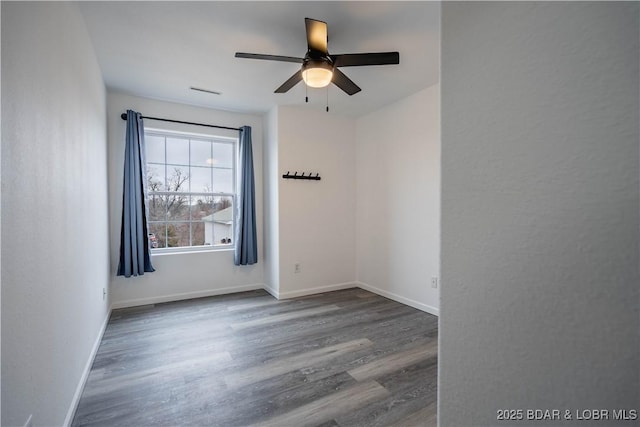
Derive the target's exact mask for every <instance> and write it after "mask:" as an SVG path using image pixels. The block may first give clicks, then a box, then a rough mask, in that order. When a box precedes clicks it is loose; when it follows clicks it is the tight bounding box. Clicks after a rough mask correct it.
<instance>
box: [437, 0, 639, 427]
mask: <svg viewBox="0 0 640 427" xmlns="http://www.w3.org/2000/svg"><path fill="white" fill-rule="evenodd" d="M638 6H639V5H638V3H599V2H576V3H573V2H566V3H565V2H562V3H520V2H518V3H515V2H514V3H498V2H496V3H485V2H478V3H454V2H447V3H444V4H443V14H442V74H441V75H442V253H441V256H442V265H441V274H442V289H441V298H442V299H441V317H440V327H441V336H440V343H441V346H440V357H439V363H440V385H439V391H440V396H439V402H440V408H439V410H440V412H439V415H440V425H441V426H456V427H463V426H473V427H479V426H488V425H518V426H523V425H536V426H540V425H558V424H568V425H584V424H585V423H587V424H588V425H599V426H603V425H620V422H619V421H618V422H614V421H611V420H609V421H606V420H605V421H598V422H593V421H592V422H586V421H582V422H579V421H576V420H575V410H583V409H609V410H611V409H618V408H623V409H631V408H635V409H640V408H638V405H639V402H640V393H639V370H640V368H639V366H640V353H639V337H638V333H639V332H638V331H639V330H640V325H639V315H638V306H639V302H640V301H639V293H638V283H639V280H640V279H639V274H638V255H639V254H638V240H639V239H638V237H639V236H638V230H639V229H638V224H639V211H638V204H639V200H638V199H639V185H638V177H639V167H638V163H639V153H638V149H639V144H638V141H639V131H638V117H639V112H640V111H639V106H638V102H639V101H638V94H639V83H638V81H639V80H638V77H639V73H638V60H639V57H638V56H639V54H638V52H639V48H640V46H639V43H638V39H639V34H638V28H639V19H638ZM518 408H522V409H528V408H531V409H554V408H558V409H562V410H565V409H567V410H571V411H574V412H573V413H572V415H573V418H574V420H573V421H572V422H565V421H553V422H535V421H526V420H525V421H512V422H498V421H497V420H496V410H498V409H518ZM525 418H526V414H525ZM637 423H638V421H635V422H627V423H624V424H622V425H637Z"/></svg>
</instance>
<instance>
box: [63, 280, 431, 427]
mask: <svg viewBox="0 0 640 427" xmlns="http://www.w3.org/2000/svg"><path fill="white" fill-rule="evenodd" d="M437 335H438V319H437V317H435V316H432V315H430V314H428V313H424V312H421V311H419V310H416V309H414V308H411V307H408V306H405V305H403V304H400V303H397V302H395V301H391V300H388V299H386V298H383V297H380V296H378V295H376V294H372V293H369V292H367V291H364V290H361V289H356V288H354V289H346V290H341V291H335V292H327V293H324V294H321V295H310V296H306V297H301V298H294V299H290V300H285V301H278V300H277V299H275V298H272V297H271V296H270V295H269V294H267V293H266V292H264V291H263V290H257V291H249V292H242V293H238V294H229V295H221V296H215V297H206V298H198V299H194V300H188V301H187V300H185V301H177V302H171V303H162V304H155V305H152V306H146V307H143V308H140V309H125V310H114V311H113V313H112V316H111V318H110V320H109V323H108V325H107V328H106V330H105V333H104V336H103V339H102V342H101V344H100V347H99V349H98V352H97V354H96V356H95V359H94V363H93V366H92V368H91V371H90V374H89V377H88V379H87V383H86V385H85V389H84V391H83V393H82V396H81V398H80V401H79V404H78V408H77V410H76V414H75V417H74V419H73V422H72V426H105V427H118V426H123V427H125V426H126V427H129V426H137V427H151V426H153V427H155V426H167V427H169V426H207V427H214V426H220V427H246V426H248V425H254V424H255V425H261V424H262V425H269V426H273V427H289V425H292V426H295V427H298V426H300V425H307V424H308V425H315V426H319V425H322V426H324V427H330V426H331V427H359V426H362V427H383V426H387V425H391V424H394V423H399V422H402V421H403V420H405V421H406V423H411V422H413V421H412V420H420V417H421V416H423V415H425V414H426V415H429V412H421V411H422V409H423V408H426V407H428V406H429V405H430V404H432V403H433V402H435V400H436V393H437V381H436V380H437V378H436V376H437V356H436V355H435V352H436V348H435V346H436V345H437V344H435V343H436V342H437ZM424 348H428V349H431V350H429V351H431V352H432V353H433V355H432V356H431V357H427V358H425V354H426V353H425V352H424V351H422V350H423V349H424ZM351 374H353V375H354V376H355V377H354V376H352V375H351ZM412 414H414V415H415V417H414V418H410V415H412ZM274 422H275V423H282V424H273V423H274ZM287 422H290V423H293V424H286V423H287ZM406 423H405V424H406ZM401 425H402V424H401ZM418 425H421V424H418ZM416 427H417V426H416Z"/></svg>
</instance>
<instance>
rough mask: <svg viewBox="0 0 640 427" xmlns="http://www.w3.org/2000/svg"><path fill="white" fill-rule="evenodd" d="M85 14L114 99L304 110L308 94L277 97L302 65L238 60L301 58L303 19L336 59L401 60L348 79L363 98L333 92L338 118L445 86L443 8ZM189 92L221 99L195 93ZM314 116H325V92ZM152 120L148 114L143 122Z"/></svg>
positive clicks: (217, 6)
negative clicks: (316, 26)
mask: <svg viewBox="0 0 640 427" xmlns="http://www.w3.org/2000/svg"><path fill="white" fill-rule="evenodd" d="M79 5H80V10H81V12H82V14H83V16H84V18H85V21H86V24H87V29H88V31H89V34H90V37H91V39H92V42H93V45H94V47H95V50H96V54H97V57H98V62H99V63H100V67H101V68H102V72H103V75H104V79H105V82H106V84H107V87H108V88H109V89H110V90H113V91H117V92H124V93H129V94H133V95H139V96H143V97H148V98H155V99H162V100H168V101H175V102H181V103H186V104H192V105H199V106H205V107H211V108H218V109H224V110H231V111H241V112H251V113H262V112H265V111H268V110H269V109H271V108H272V107H273V106H274V105H304V104H305V102H304V98H305V85H304V84H303V83H299V84H298V85H296V86H295V87H294V88H293V89H291V90H290V91H289V92H288V93H286V94H274V93H273V91H274V90H275V89H276V88H277V87H278V86H280V85H281V84H282V83H283V82H284V81H285V80H287V79H288V78H289V77H290V76H291V75H293V74H294V73H295V72H296V71H297V70H298V69H299V65H298V64H294V63H285V62H272V61H259V60H250V59H238V58H235V57H234V54H235V52H250V53H266V54H273V55H285V56H296V57H303V56H304V54H305V53H306V49H307V47H306V39H305V26H304V18H305V17H309V18H313V19H319V20H322V21H326V22H327V23H328V35H329V52H330V53H332V54H339V53H359V52H383V51H399V52H400V65H386V66H369V67H348V68H342V69H341V70H342V71H343V72H344V73H345V74H346V75H347V76H348V77H350V78H351V79H352V80H353V81H354V82H355V83H356V84H357V85H359V86H360V87H361V88H362V92H360V93H357V94H355V95H353V96H348V95H346V94H345V93H344V92H342V91H341V90H339V89H338V88H337V87H335V86H333V85H331V86H330V89H329V92H328V96H329V107H330V110H331V112H333V113H338V114H345V115H349V116H360V115H362V114H366V113H368V112H371V111H375V110H377V109H379V108H381V107H383V106H384V105H387V104H390V103H392V102H394V101H396V100H399V99H401V98H403V97H405V96H407V95H409V94H411V93H414V92H416V91H418V90H420V89H423V88H425V87H427V86H430V85H432V84H434V83H437V82H438V80H439V68H440V63H439V48H440V4H439V3H437V2H395V1H391V2H377V1H374V2H364V1H356V2H306V1H296V2H270V1H258V2H221V1H212V2H181V1H173V2H144V1H143V2H128V1H127V2H82V3H80V4H79ZM190 86H195V87H201V88H206V89H210V90H214V91H218V92H222V95H212V94H206V93H200V92H195V91H192V90H190V89H189V87H190ZM308 93H309V98H310V99H309V104H307V107H308V108H317V109H324V107H325V103H326V97H327V90H326V89H311V88H309V90H308ZM143 113H144V112H143Z"/></svg>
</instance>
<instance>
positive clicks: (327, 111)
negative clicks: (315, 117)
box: [327, 86, 329, 113]
mask: <svg viewBox="0 0 640 427" xmlns="http://www.w3.org/2000/svg"><path fill="white" fill-rule="evenodd" d="M328 112H329V86H327V113H328Z"/></svg>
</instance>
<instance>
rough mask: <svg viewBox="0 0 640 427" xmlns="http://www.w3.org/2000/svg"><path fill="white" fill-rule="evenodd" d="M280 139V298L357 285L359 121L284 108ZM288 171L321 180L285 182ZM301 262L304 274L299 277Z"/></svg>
mask: <svg viewBox="0 0 640 427" xmlns="http://www.w3.org/2000/svg"><path fill="white" fill-rule="evenodd" d="M277 137H278V141H277V150H278V164H277V168H278V172H277V173H278V176H277V179H278V211H279V247H280V249H279V270H280V271H279V283H278V285H279V296H280V297H293V296H296V295H303V294H306V293H312V292H314V291H322V290H329V289H337V288H340V287H345V286H353V282H354V281H355V220H356V216H355V206H356V205H355V196H356V195H355V122H354V120H353V119H349V118H343V117H339V116H335V115H333V114H330V113H325V112H323V111H317V110H311V109H305V108H300V107H279V108H278V113H277ZM287 171H290V172H291V173H294V172H295V171H297V172H298V173H299V174H301V173H302V172H305V173H307V174H308V173H310V172H313V173H319V174H320V176H321V178H322V179H321V180H320V181H303V180H288V179H283V178H282V175H283V174H285V173H286V172H287ZM329 231H330V232H329ZM296 263H299V264H300V266H301V271H300V273H294V265H295V264H296Z"/></svg>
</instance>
